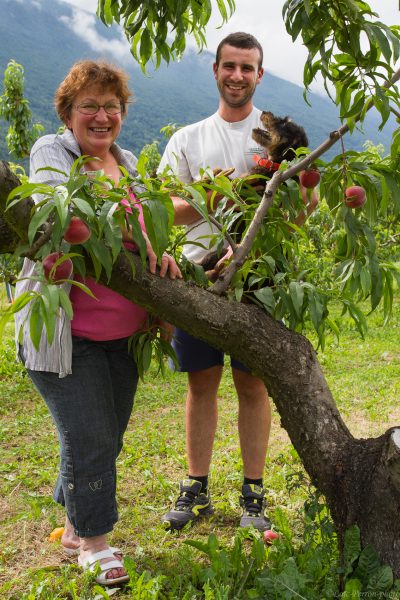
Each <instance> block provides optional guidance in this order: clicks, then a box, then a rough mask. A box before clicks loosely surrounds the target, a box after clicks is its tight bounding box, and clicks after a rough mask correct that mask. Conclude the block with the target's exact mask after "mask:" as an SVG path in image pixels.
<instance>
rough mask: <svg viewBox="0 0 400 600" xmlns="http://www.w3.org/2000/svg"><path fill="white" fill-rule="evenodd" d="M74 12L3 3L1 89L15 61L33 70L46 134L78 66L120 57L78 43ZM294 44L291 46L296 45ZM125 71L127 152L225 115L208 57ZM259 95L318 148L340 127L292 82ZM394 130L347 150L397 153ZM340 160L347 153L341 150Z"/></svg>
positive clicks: (328, 108)
mask: <svg viewBox="0 0 400 600" xmlns="http://www.w3.org/2000/svg"><path fill="white" fill-rule="evenodd" d="M72 10H73V9H72V7H71V6H70V5H68V4H65V3H62V2H61V3H59V2H57V1H53V0H40V2H39V1H38V0H36V1H35V2H31V0H25V1H24V2H23V3H20V2H14V1H11V0H0V11H1V15H2V17H1V19H0V78H1V89H2V80H3V73H4V69H5V68H6V66H7V63H8V61H9V60H11V59H14V60H16V61H17V62H18V63H20V64H22V65H23V66H24V69H25V78H26V97H27V98H28V99H29V101H30V106H31V109H32V112H33V114H34V120H35V121H36V122H41V123H42V124H43V125H44V127H45V132H46V133H50V132H52V131H55V130H56V129H57V128H58V126H59V122H58V119H57V117H56V115H55V112H54V108H53V94H54V90H55V89H56V87H57V85H58V83H59V82H60V81H61V79H62V78H63V77H64V75H65V74H66V72H67V70H68V69H69V67H70V65H71V64H72V63H73V62H74V61H76V60H77V59H81V58H94V57H96V56H101V57H106V58H108V59H110V60H112V61H113V62H117V61H116V60H115V58H114V57H113V56H112V54H111V53H110V54H108V55H106V54H105V53H104V52H103V51H101V52H99V53H96V52H95V51H94V50H92V49H91V48H90V46H89V45H88V44H87V43H86V42H85V41H83V40H82V39H81V38H79V37H78V36H77V35H75V34H74V33H73V32H72V31H71V29H70V28H68V26H67V25H66V23H65V21H64V20H63V17H70V16H71V14H72ZM97 31H98V33H99V34H100V35H101V36H102V37H105V38H107V39H108V40H109V41H110V45H111V42H112V41H115V39H116V38H117V37H118V32H117V31H116V30H113V29H107V28H106V27H104V26H103V25H102V24H101V23H100V22H99V23H98V25H97ZM288 43H290V39H289V37H288ZM119 62H120V64H121V65H122V66H124V67H125V68H126V69H127V70H128V71H129V72H130V74H131V87H132V89H133V90H134V92H135V98H136V100H135V103H134V105H133V106H132V107H131V108H130V111H129V115H128V117H127V119H126V122H125V125H124V128H123V133H122V135H121V136H120V141H121V143H122V145H124V146H125V147H127V148H130V149H131V150H133V151H134V152H135V153H138V152H139V151H140V149H141V148H142V147H143V145H144V144H146V143H149V142H152V141H153V140H154V139H158V140H160V142H161V147H163V145H164V143H165V140H164V139H163V137H162V135H161V134H160V128H161V127H162V126H164V125H166V124H167V123H179V124H181V125H183V124H186V123H190V122H193V121H196V120H199V119H201V118H203V117H205V116H207V115H209V114H211V113H212V112H214V111H215V110H216V108H217V97H218V96H217V90H216V86H215V81H214V78H213V75H212V62H213V55H212V54H210V53H208V52H203V53H202V54H197V53H195V52H194V51H193V52H188V53H187V55H186V56H185V57H184V59H183V60H182V61H181V62H180V63H175V64H171V65H170V66H169V67H167V66H165V65H163V66H162V67H161V68H160V69H159V70H158V71H157V72H155V73H151V74H150V76H149V77H146V76H145V75H143V73H142V72H141V71H140V70H139V68H138V67H137V66H136V65H135V64H134V61H133V59H132V58H131V57H130V56H129V55H127V56H126V58H123V59H121V60H120V61H119ZM265 67H266V75H265V76H264V79H263V81H262V83H261V85H260V86H259V89H258V90H257V93H256V105H257V106H258V107H259V108H262V109H268V110H271V111H272V112H274V113H276V114H279V115H286V114H289V115H291V116H292V117H293V118H294V119H295V120H297V121H298V122H299V123H301V124H302V125H303V126H304V127H305V129H306V131H307V133H308V136H309V139H310V145H311V146H312V147H315V146H316V145H317V144H319V143H320V142H321V141H322V140H323V139H325V138H326V137H327V135H328V134H329V132H330V131H331V130H333V129H335V128H336V127H338V126H339V120H338V118H337V111H336V109H335V106H334V105H333V103H332V102H331V101H329V100H328V99H325V98H322V97H320V96H318V95H316V94H311V95H310V102H311V105H312V106H311V107H309V106H308V105H307V104H306V103H305V101H304V99H303V90H302V88H300V87H299V86H296V85H294V84H292V83H289V82H288V81H285V80H283V79H279V78H277V77H274V76H273V75H270V74H269V73H268V61H266V64H265ZM5 132H6V127H5V123H4V122H3V123H2V122H1V121H0V158H3V159H8V158H9V155H8V151H7V149H6V144H5V139H4V137H5ZM390 136H391V128H390V127H387V128H385V130H384V131H383V132H381V133H377V119H376V118H375V117H373V116H371V118H370V119H369V121H368V123H367V125H366V126H365V134H364V135H363V134H361V133H359V132H355V133H354V134H353V136H351V137H350V136H348V137H347V138H346V148H347V149H351V148H354V149H361V147H362V144H363V142H364V141H365V140H366V139H370V140H372V141H374V142H375V143H383V144H384V145H385V147H388V146H389V141H390ZM335 152H339V148H337V150H335Z"/></svg>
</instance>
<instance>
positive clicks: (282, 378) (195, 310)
mask: <svg viewBox="0 0 400 600" xmlns="http://www.w3.org/2000/svg"><path fill="white" fill-rule="evenodd" d="M4 172H5V171H4V169H3V170H0V202H3V205H4V194H3V195H2V194H1V190H2V189H4V188H5V185H6V182H5V181H4V180H3V179H2V177H4V175H3V173H4ZM26 204H27V205H29V203H28V201H26ZM23 205H25V202H23V203H21V206H20V207H19V209H18V211H19V213H18V214H20V215H21V221H20V222H17V223H16V222H15V214H14V213H13V214H12V215H10V216H9V213H8V211H7V213H4V211H3V210H2V209H1V206H0V231H1V230H2V227H4V228H5V230H7V231H11V232H14V244H17V242H18V238H22V239H25V238H26V233H25V235H24V231H25V232H26V221H24V219H23V216H24V215H25V214H26V213H27V210H28V209H27V208H26V207H25V209H24V206H23ZM28 213H29V211H28ZM24 228H25V229H24ZM17 231H18V234H17V233H16V232H17ZM8 248H9V245H7V244H4V246H3V238H0V253H2V252H8V251H9V249H8ZM133 260H134V262H135V264H136V272H135V274H134V275H133V274H132V270H131V266H130V264H129V262H128V260H127V259H126V257H124V256H123V255H120V257H119V258H118V260H117V261H116V263H115V265H114V269H113V273H112V277H111V280H110V281H109V282H107V281H105V280H104V279H103V281H102V283H105V284H106V285H108V286H109V287H110V288H112V289H113V290H115V291H117V292H119V293H120V294H122V295H123V296H125V297H126V298H129V299H130V300H132V301H134V302H136V303H137V304H140V305H142V306H144V307H146V308H147V309H148V310H150V311H151V312H153V313H155V314H157V315H159V316H160V317H162V318H164V319H166V320H167V321H169V322H171V323H173V324H174V325H176V326H178V327H180V328H182V329H184V330H186V331H187V332H188V333H190V334H191V335H194V336H196V337H199V338H201V339H203V340H205V341H207V342H209V343H210V344H212V345H213V346H215V347H217V348H220V349H221V350H223V351H225V352H227V353H229V354H232V355H233V356H234V357H235V358H237V359H239V360H240V361H242V362H243V363H244V364H245V365H246V366H248V367H249V368H250V369H252V371H253V372H254V374H256V375H258V376H259V377H261V378H262V379H263V381H264V382H265V384H266V386H267V388H268V390H269V393H270V394H271V396H272V398H273V401H274V403H275V405H276V408H277V410H278V412H279V415H280V418H281V423H282V426H283V427H284V428H285V429H286V431H287V432H288V434H289V436H290V439H291V441H292V443H293V445H294V447H295V449H296V451H297V452H298V454H299V456H300V458H301V460H302V462H303V464H304V467H305V469H306V471H307V472H308V474H309V475H310V477H311V480H312V482H313V483H314V484H315V486H316V487H317V488H318V489H319V490H320V491H321V492H322V493H323V494H324V496H325V498H326V501H327V504H328V506H329V508H330V510H331V514H332V517H333V520H334V523H335V526H336V528H337V531H338V534H339V538H342V536H343V533H344V531H345V530H346V529H347V528H348V527H349V526H351V525H353V524H355V523H357V524H358V526H359V528H360V531H361V537H362V543H363V545H364V546H365V545H367V544H372V545H373V546H374V547H375V548H376V549H377V551H378V553H379V555H380V558H381V560H382V562H383V563H385V564H389V565H390V566H391V567H392V568H393V570H394V573H395V575H396V576H400V553H399V552H398V549H399V545H400V520H399V518H398V515H399V512H400V493H399V492H400V429H391V430H389V431H387V432H386V433H385V434H384V435H382V436H381V437H379V438H376V439H373V438H371V439H366V440H364V439H361V440H358V439H355V438H354V437H353V436H352V435H351V434H350V432H349V430H348V429H347V427H346V425H345V424H344V422H343V420H342V418H341V416H340V413H339V411H338V409H337V407H336V405H335V403H334V400H333V398H332V395H331V393H330V390H329V388H328V385H327V383H326V381H325V378H324V376H323V373H322V371H321V368H320V365H319V363H318V360H317V357H316V353H315V351H314V349H313V348H312V346H311V344H310V343H309V341H308V340H307V339H306V338H305V337H303V336H302V335H300V334H298V333H294V332H293V331H290V330H288V329H287V328H286V327H285V326H284V325H283V324H282V323H281V322H278V321H275V320H274V319H273V318H272V317H271V316H269V315H268V314H267V313H265V312H264V311H262V310H261V309H259V308H258V307H257V306H255V305H249V304H241V303H236V302H230V301H228V300H227V299H226V298H222V297H219V296H216V295H215V294H212V293H210V292H209V291H207V290H205V289H201V288H198V287H196V286H195V285H194V284H192V283H191V282H184V281H180V280H178V281H171V280H170V279H168V278H164V279H161V278H160V277H158V276H155V275H151V274H150V273H149V272H148V271H144V270H143V269H142V266H141V263H140V260H139V258H138V257H137V256H133ZM88 267H90V266H89V265H88Z"/></svg>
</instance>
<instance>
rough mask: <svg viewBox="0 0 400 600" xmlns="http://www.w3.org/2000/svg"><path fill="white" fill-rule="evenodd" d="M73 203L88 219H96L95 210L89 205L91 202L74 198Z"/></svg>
mask: <svg viewBox="0 0 400 600" xmlns="http://www.w3.org/2000/svg"><path fill="white" fill-rule="evenodd" d="M72 203H73V204H74V205H75V206H76V208H78V209H79V210H80V211H81V212H82V213H83V214H84V215H86V216H87V217H90V218H91V219H93V218H94V216H95V213H94V210H93V208H92V207H91V205H90V204H89V202H88V201H87V200H84V199H83V198H76V197H74V198H73V199H72Z"/></svg>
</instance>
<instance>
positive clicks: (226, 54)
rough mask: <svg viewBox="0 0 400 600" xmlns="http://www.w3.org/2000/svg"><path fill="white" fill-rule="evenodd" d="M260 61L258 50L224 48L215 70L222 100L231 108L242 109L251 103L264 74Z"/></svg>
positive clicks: (214, 67) (225, 46)
mask: <svg viewBox="0 0 400 600" xmlns="http://www.w3.org/2000/svg"><path fill="white" fill-rule="evenodd" d="M259 60H260V54H259V51H258V49H257V48H251V49H245V48H236V47H235V46H230V45H229V44H225V45H224V46H222V48H221V56H220V61H219V64H218V66H217V64H216V63H214V66H213V69H214V77H215V79H216V81H217V86H218V90H219V93H220V95H221V99H222V100H223V101H224V102H225V103H226V104H227V105H228V106H229V107H231V108H235V107H242V106H244V105H245V104H247V103H248V102H250V101H251V99H252V97H253V95H254V92H255V91H256V87H257V85H258V84H259V83H260V81H261V78H262V76H263V74H264V70H263V69H262V68H260V67H259Z"/></svg>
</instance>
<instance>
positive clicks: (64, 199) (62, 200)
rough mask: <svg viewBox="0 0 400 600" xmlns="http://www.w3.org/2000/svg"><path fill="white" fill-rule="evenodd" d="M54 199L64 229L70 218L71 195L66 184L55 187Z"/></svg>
mask: <svg viewBox="0 0 400 600" xmlns="http://www.w3.org/2000/svg"><path fill="white" fill-rule="evenodd" d="M53 201H54V204H55V207H56V209H57V213H58V217H59V219H60V224H61V227H62V228H63V229H64V227H65V225H66V222H67V219H68V204H69V195H68V190H67V188H66V186H65V185H58V186H57V187H55V188H54V193H53Z"/></svg>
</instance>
